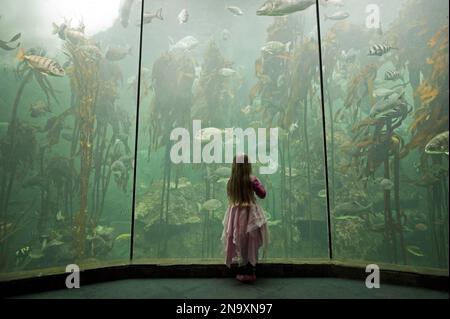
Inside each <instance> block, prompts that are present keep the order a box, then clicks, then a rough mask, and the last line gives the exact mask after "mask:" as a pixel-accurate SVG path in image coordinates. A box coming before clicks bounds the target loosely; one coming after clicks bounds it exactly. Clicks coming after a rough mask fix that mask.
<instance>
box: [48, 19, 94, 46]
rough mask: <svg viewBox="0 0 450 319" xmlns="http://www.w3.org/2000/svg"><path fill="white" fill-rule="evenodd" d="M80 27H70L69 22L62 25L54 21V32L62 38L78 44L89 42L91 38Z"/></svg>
mask: <svg viewBox="0 0 450 319" xmlns="http://www.w3.org/2000/svg"><path fill="white" fill-rule="evenodd" d="M81 30H83V29H80V28H77V29H75V28H70V27H69V26H68V25H67V23H62V24H61V25H59V26H58V25H57V24H56V23H53V32H52V33H53V34H58V36H59V38H60V39H61V40H68V41H69V42H71V43H72V44H75V45H78V44H81V43H88V42H89V39H88V38H87V37H86V35H85V34H84V32H82V31H81Z"/></svg>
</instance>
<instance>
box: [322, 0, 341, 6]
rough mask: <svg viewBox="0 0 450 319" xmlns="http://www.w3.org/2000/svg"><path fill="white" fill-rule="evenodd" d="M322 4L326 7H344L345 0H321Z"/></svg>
mask: <svg viewBox="0 0 450 319" xmlns="http://www.w3.org/2000/svg"><path fill="white" fill-rule="evenodd" d="M320 4H321V5H323V6H325V7H328V6H336V7H343V6H344V0H320Z"/></svg>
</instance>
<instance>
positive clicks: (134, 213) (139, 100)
mask: <svg viewBox="0 0 450 319" xmlns="http://www.w3.org/2000/svg"><path fill="white" fill-rule="evenodd" d="M144 7H145V0H142V7H141V24H140V34H139V65H138V66H139V69H138V86H137V99H136V101H137V103H136V133H135V140H134V141H135V142H134V172H133V202H132V205H133V206H132V207H131V237H130V263H132V262H133V253H134V225H135V222H134V219H135V216H136V209H135V207H136V178H137V174H136V171H137V154H138V135H139V109H140V105H141V69H142V38H143V34H144Z"/></svg>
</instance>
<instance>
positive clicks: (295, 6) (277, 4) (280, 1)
mask: <svg viewBox="0 0 450 319" xmlns="http://www.w3.org/2000/svg"><path fill="white" fill-rule="evenodd" d="M315 3H316V0H268V1H266V2H265V3H264V4H263V5H262V6H261V7H260V8H259V9H258V10H257V11H256V15H258V16H284V15H288V14H291V13H294V12H298V11H303V10H306V9H308V8H309V7H310V6H312V5H313V4H315Z"/></svg>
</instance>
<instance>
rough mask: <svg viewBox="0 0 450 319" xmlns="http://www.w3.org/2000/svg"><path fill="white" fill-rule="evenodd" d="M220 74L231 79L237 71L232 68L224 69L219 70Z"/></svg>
mask: <svg viewBox="0 0 450 319" xmlns="http://www.w3.org/2000/svg"><path fill="white" fill-rule="evenodd" d="M219 74H220V75H222V76H224V77H229V76H232V75H235V74H236V70H233V69H230V68H222V69H220V70H219Z"/></svg>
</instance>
